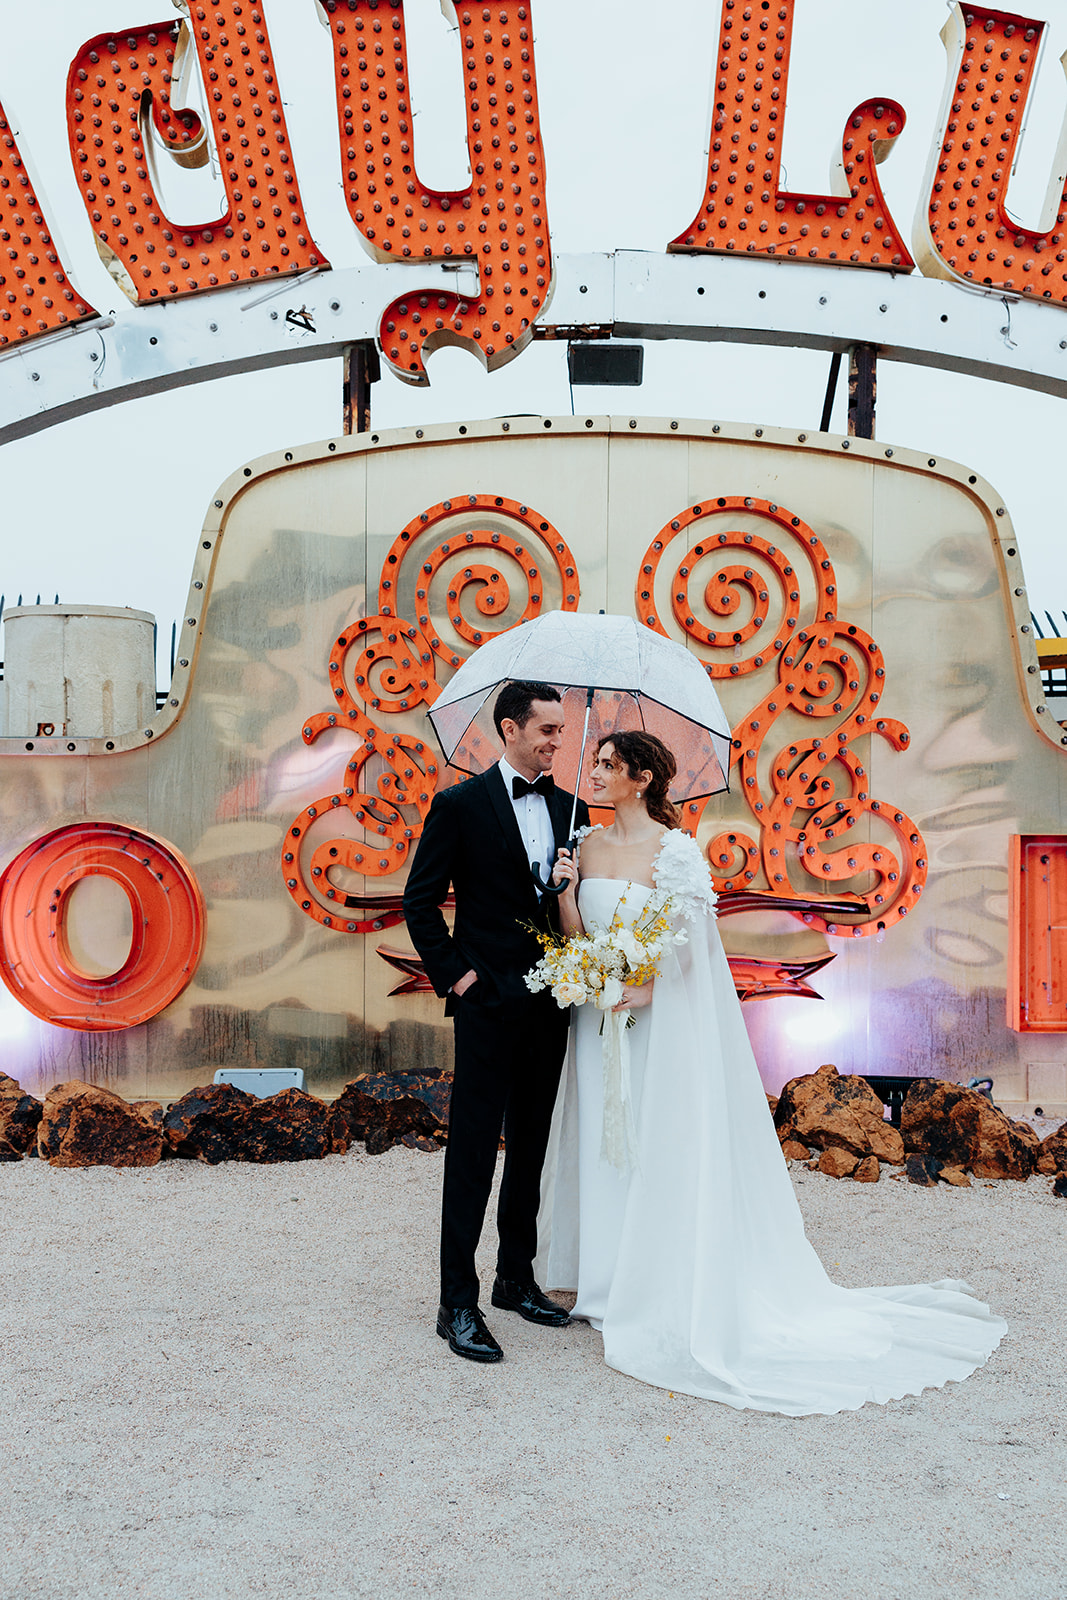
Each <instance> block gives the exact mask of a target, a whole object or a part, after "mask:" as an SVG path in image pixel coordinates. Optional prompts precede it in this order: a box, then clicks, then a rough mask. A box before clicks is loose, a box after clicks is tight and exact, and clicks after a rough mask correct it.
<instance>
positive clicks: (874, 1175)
mask: <svg viewBox="0 0 1067 1600" xmlns="http://www.w3.org/2000/svg"><path fill="white" fill-rule="evenodd" d="M881 1176H882V1167H881V1163H880V1162H879V1160H878V1157H877V1156H864V1158H863V1160H862V1161H861V1162H860V1163H859V1165H858V1166H857V1167H856V1170H855V1172H854V1173H853V1174H852V1179H853V1182H854V1183H877V1182H878V1180H879V1178H880V1177H881Z"/></svg>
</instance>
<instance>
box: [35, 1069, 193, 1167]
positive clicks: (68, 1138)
mask: <svg viewBox="0 0 1067 1600" xmlns="http://www.w3.org/2000/svg"><path fill="white" fill-rule="evenodd" d="M37 1153H38V1155H39V1156H40V1157H41V1159H42V1160H44V1161H48V1162H50V1163H51V1165H52V1166H53V1167H154V1166H155V1164H156V1162H157V1161H158V1160H159V1159H160V1156H161V1155H162V1154H163V1107H162V1106H161V1105H160V1104H159V1103H158V1101H155V1100H140V1101H136V1102H133V1103H131V1102H129V1101H126V1100H123V1098H122V1096H121V1095H117V1094H112V1093H111V1091H110V1089H98V1088H96V1087H95V1085H93V1084H91V1083H58V1084H56V1086H55V1088H54V1089H50V1090H49V1091H48V1093H47V1094H46V1095H45V1098H44V1105H43V1108H42V1114H41V1121H40V1125H39V1127H38V1130H37Z"/></svg>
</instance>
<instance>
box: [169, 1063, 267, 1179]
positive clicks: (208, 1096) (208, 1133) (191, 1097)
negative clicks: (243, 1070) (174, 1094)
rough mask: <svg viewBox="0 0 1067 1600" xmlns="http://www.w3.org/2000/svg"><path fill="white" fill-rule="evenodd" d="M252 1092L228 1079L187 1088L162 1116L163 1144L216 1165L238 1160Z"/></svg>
mask: <svg viewBox="0 0 1067 1600" xmlns="http://www.w3.org/2000/svg"><path fill="white" fill-rule="evenodd" d="M253 1103H254V1102H253V1096H252V1095H250V1094H246V1093H245V1091H244V1090H243V1089H237V1088H235V1087H234V1085H233V1084H232V1083H208V1084H205V1085H204V1086H203V1088H200V1089H190V1090H189V1093H188V1094H183V1095H182V1097H181V1099H180V1100H175V1102H174V1104H173V1105H172V1106H170V1107H168V1109H167V1112H166V1115H165V1116H164V1118H163V1132H164V1136H165V1138H166V1141H167V1145H168V1147H169V1149H170V1150H171V1151H173V1153H174V1154H175V1155H176V1156H184V1157H186V1158H187V1159H192V1160H196V1161H203V1162H206V1163H207V1165H208V1166H212V1167H213V1166H216V1165H217V1164H218V1162H220V1161H236V1160H239V1159H240V1158H239V1156H238V1150H239V1149H240V1145H241V1137H242V1127H243V1121H242V1119H243V1117H244V1115H245V1113H246V1111H247V1110H248V1107H249V1106H251V1105H252V1104H253Z"/></svg>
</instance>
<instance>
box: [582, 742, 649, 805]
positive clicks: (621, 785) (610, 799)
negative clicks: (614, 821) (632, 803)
mask: <svg viewBox="0 0 1067 1600" xmlns="http://www.w3.org/2000/svg"><path fill="white" fill-rule="evenodd" d="M641 777H645V778H647V777H648V774H647V773H642V774H641V776H640V777H637V778H631V777H630V774H629V772H628V771H627V770H626V763H625V761H624V760H623V759H622V757H621V756H618V755H616V754H615V746H614V745H613V744H612V743H611V741H610V740H609V741H608V743H607V744H602V745H601V746H600V749H599V750H598V751H597V753H596V756H595V757H594V759H593V767H592V771H591V772H590V774H589V787H590V789H592V791H593V804H594V805H597V806H617V805H619V804H620V803H625V802H626V801H627V800H632V799H633V798H634V796H635V795H636V794H637V792H638V790H639V789H641V788H642V787H643V785H642V783H641Z"/></svg>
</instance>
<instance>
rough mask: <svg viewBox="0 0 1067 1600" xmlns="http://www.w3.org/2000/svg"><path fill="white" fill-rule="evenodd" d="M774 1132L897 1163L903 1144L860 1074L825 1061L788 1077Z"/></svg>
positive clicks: (818, 1147) (823, 1147)
mask: <svg viewBox="0 0 1067 1600" xmlns="http://www.w3.org/2000/svg"><path fill="white" fill-rule="evenodd" d="M774 1121H775V1126H776V1127H777V1129H778V1137H779V1139H781V1140H782V1141H783V1142H784V1141H785V1140H786V1139H796V1140H798V1141H799V1142H800V1143H801V1144H806V1145H811V1146H813V1147H814V1148H815V1149H816V1150H830V1149H840V1150H849V1151H851V1153H852V1154H853V1155H854V1156H855V1157H856V1159H857V1160H860V1159H862V1157H863V1156H870V1155H874V1156H877V1157H878V1158H879V1159H880V1160H881V1161H889V1162H891V1163H892V1164H893V1165H895V1166H899V1165H900V1163H901V1162H902V1161H903V1160H904V1145H903V1143H902V1141H901V1137H900V1134H899V1133H898V1132H897V1130H896V1128H894V1127H893V1125H892V1123H890V1122H886V1120H885V1107H884V1106H883V1104H882V1102H881V1101H880V1100H879V1098H878V1096H877V1095H876V1094H875V1092H874V1090H873V1089H872V1088H871V1086H870V1084H869V1083H868V1082H867V1080H866V1079H865V1078H860V1077H853V1076H851V1075H846V1076H842V1075H841V1074H840V1073H839V1072H838V1070H837V1068H836V1067H835V1066H832V1065H831V1064H830V1063H829V1062H827V1063H826V1064H825V1065H824V1066H821V1067H820V1068H819V1070H818V1072H813V1073H808V1074H806V1075H805V1076H804V1077H801V1078H793V1079H792V1080H791V1081H790V1082H789V1083H787V1084H786V1086H785V1088H784V1089H783V1090H782V1092H781V1095H780V1096H779V1098H778V1106H777V1109H776V1110H775V1113H774Z"/></svg>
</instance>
